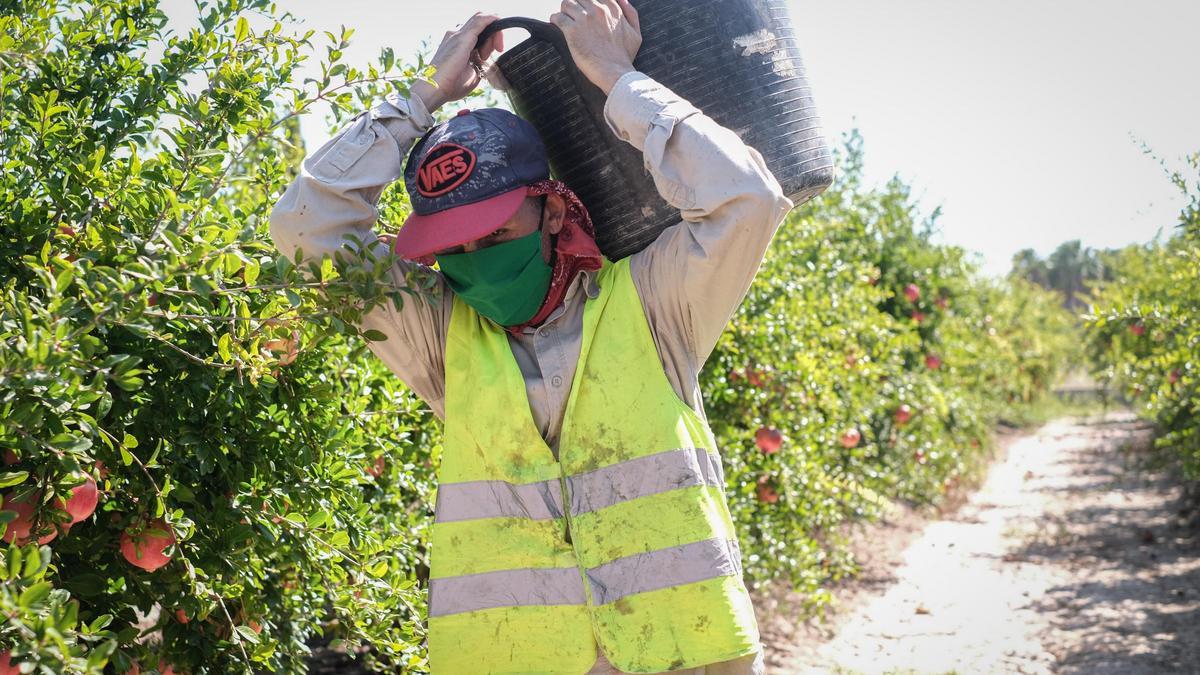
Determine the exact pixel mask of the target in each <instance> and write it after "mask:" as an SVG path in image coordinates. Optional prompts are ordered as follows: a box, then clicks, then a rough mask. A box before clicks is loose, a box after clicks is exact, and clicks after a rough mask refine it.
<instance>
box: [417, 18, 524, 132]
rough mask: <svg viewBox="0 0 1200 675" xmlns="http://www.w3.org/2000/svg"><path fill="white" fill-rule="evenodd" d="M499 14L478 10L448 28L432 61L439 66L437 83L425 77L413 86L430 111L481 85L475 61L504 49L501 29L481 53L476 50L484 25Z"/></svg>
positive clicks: (486, 43)
mask: <svg viewBox="0 0 1200 675" xmlns="http://www.w3.org/2000/svg"><path fill="white" fill-rule="evenodd" d="M499 18H500V17H498V16H496V15H494V14H480V13H479V12H476V13H475V15H474V16H472V17H471V18H470V19H467V22H466V23H464V24H463V25H461V26H459V27H458V28H457V29H455V30H452V31H447V32H446V35H445V36H443V37H442V43H441V44H440V45H438V48H437V51H436V52H434V54H433V59H432V60H431V62H430V64H431V65H432V66H433V67H434V68H436V69H437V72H436V73H434V75H433V82H434V83H435V84H436V86H435V84H430V83H429V82H426V81H424V80H422V81H420V82H417V83H416V84H414V85H413V86H412V89H411V91H412V94H413V95H414V96H420V97H421V101H422V102H423V103H424V104H425V108H426V109H427V110H428V111H429V112H431V113H432V112H433V111H435V110H437V109H438V108H440V107H442V105H444V104H446V103H449V102H451V101H457V100H459V99H461V98H466V96H467V95H468V94H470V93H471V92H472V91H475V87H478V86H479V73H477V72H476V71H475V67H474V66H473V65H472V61H474V62H475V63H483V62H484V61H487V59H488V57H490V56H491V55H492V54H493V53H495V52H498V51H501V50H503V49H504V38H503V36H502V35H501V33H499V32H497V33H495V34H494V35H492V36H491V37H489V38H488V40H487V42H485V43H484V44H483V46H482V47H480V49H479V53H478V54H476V53H475V43H476V42H477V41H478V40H479V34H480V33H482V32H483V29H484V28H487V27H488V25H490V24H491V23H492V22H493V21H495V20H497V19H499Z"/></svg>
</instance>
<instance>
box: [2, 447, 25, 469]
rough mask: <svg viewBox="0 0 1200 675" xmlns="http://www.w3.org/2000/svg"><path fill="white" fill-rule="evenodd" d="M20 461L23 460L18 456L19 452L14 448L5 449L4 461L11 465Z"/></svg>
mask: <svg viewBox="0 0 1200 675" xmlns="http://www.w3.org/2000/svg"><path fill="white" fill-rule="evenodd" d="M19 461H21V460H20V459H18V458H17V453H15V452H13V451H12V449H8V450H5V451H4V463H5V464H6V465H10V466H11V465H13V464H16V463H17V462H19Z"/></svg>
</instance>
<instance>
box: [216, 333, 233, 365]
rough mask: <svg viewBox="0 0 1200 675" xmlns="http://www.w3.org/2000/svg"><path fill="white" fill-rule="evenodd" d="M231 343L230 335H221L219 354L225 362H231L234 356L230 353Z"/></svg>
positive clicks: (218, 344) (218, 342)
mask: <svg viewBox="0 0 1200 675" xmlns="http://www.w3.org/2000/svg"><path fill="white" fill-rule="evenodd" d="M231 341H232V339H231V338H230V337H229V333H221V337H220V338H219V339H218V340H217V353H218V354H220V355H221V359H222V360H223V361H229V360H230V359H232V358H233V354H231V353H230V351H229V345H230V342H231Z"/></svg>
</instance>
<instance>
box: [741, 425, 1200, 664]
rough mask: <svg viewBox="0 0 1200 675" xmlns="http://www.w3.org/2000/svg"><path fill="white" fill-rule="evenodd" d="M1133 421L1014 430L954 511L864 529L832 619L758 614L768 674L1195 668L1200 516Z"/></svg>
mask: <svg viewBox="0 0 1200 675" xmlns="http://www.w3.org/2000/svg"><path fill="white" fill-rule="evenodd" d="M1148 441H1149V434H1148V430H1147V429H1146V428H1144V427H1143V425H1142V424H1140V423H1139V422H1137V421H1136V420H1134V419H1133V418H1131V417H1129V416H1127V415H1110V416H1108V417H1105V418H1103V419H1097V420H1095V421H1093V422H1091V423H1086V422H1082V421H1070V420H1061V421H1058V422H1054V423H1052V424H1049V425H1047V426H1045V427H1043V428H1042V429H1041V430H1039V431H1038V432H1035V433H1032V434H1028V435H1024V436H1018V437H1016V438H1012V439H1010V440H1009V441H1008V442H1007V443H1006V444H1005V445H1006V456H1005V457H1003V458H1002V459H1000V460H998V461H997V462H996V463H995V464H994V465H993V466H992V468H991V469H990V470H989V473H988V475H987V478H986V480H985V482H984V484H983V485H982V486H981V488H980V489H979V490H978V491H977V492H976V493H974V494H972V495H970V496H969V497H968V498H967V500H966V502H965V503H964V504H962V505H961V507H959V508H958V509H957V510H956V511H955V512H954V513H952V514H950V515H946V516H943V517H942V518H940V519H936V520H924V519H922V518H921V517H920V516H918V515H916V514H915V513H913V512H911V511H906V512H904V513H902V514H900V515H899V516H898V517H896V518H894V519H893V520H892V522H889V523H884V524H883V525H876V526H872V527H869V528H867V529H866V530H864V531H863V532H862V533H861V534H860V536H859V537H858V545H857V546H858V548H859V550H861V551H862V553H863V554H864V555H863V557H864V570H863V574H862V575H861V576H860V577H859V578H858V579H857V580H855V581H853V582H851V583H849V584H846V585H844V586H843V587H842V588H840V589H838V590H837V597H838V598H839V600H840V601H841V608H840V610H839V611H838V612H837V613H836V615H835V616H834V617H833V618H832V620H830V621H829V622H828V623H826V624H824V625H816V624H814V623H805V624H800V625H793V624H791V623H789V622H788V621H786V620H785V619H783V618H782V617H780V616H775V617H772V618H771V619H769V620H767V621H764V622H763V624H764V626H763V627H764V636H765V639H766V641H767V643H768V663H769V672H773V673H858V672H861V673H948V672H956V673H964V674H966V673H1088V674H1089V675H1090V674H1101V675H1104V674H1112V675H1116V674H1120V675H1127V674H1130V675H1136V674H1139V673H1200V511H1198V510H1197V509H1196V506H1195V505H1196V500H1195V495H1190V496H1189V495H1185V489H1184V487H1183V484H1182V482H1181V481H1180V479H1179V477H1178V475H1177V473H1178V472H1177V471H1176V470H1175V469H1173V468H1169V467H1168V468H1166V469H1151V468H1147V467H1146V466H1145V464H1146V462H1147V460H1148V459H1149V458H1150V457H1151V455H1152V453H1149V452H1148V451H1147V447H1148Z"/></svg>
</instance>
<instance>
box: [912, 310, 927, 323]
mask: <svg viewBox="0 0 1200 675" xmlns="http://www.w3.org/2000/svg"><path fill="white" fill-rule="evenodd" d="M912 320H913V321H915V322H917V323H921V322H922V321H924V320H925V313H924V312H913V313H912Z"/></svg>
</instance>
